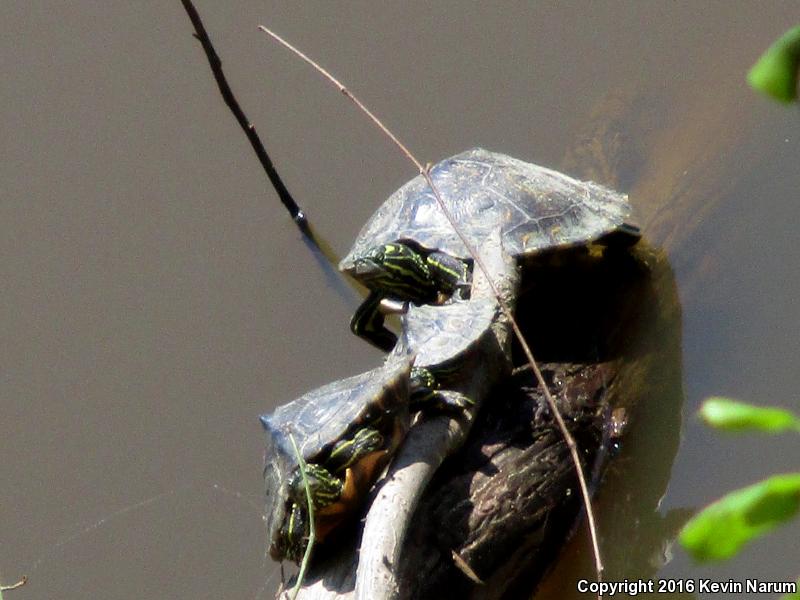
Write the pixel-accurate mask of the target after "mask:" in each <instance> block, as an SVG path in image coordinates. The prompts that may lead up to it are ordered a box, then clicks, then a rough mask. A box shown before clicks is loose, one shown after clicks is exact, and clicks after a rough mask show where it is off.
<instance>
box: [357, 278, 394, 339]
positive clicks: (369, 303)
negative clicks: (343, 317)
mask: <svg viewBox="0 0 800 600" xmlns="http://www.w3.org/2000/svg"><path fill="white" fill-rule="evenodd" d="M382 298H383V294H381V293H380V292H370V294H369V296H367V299H366V300H364V302H362V303H361V306H359V307H358V309H357V310H356V314H354V315H353V318H352V319H351V320H350V330H351V331H352V332H353V333H355V334H356V335H357V336H358V337H360V338H363V339H365V340H367V341H368V342H369V343H370V344H372V345H373V346H375V347H377V348H380V349H381V350H383V351H384V352H391V350H392V348H394V345H395V344H396V343H397V336H396V335H395V334H393V333H392V332H391V331H389V330H388V329H387V328H386V327H385V326H384V321H385V317H384V315H383V313H382V312H381V310H380V304H381V299H382Z"/></svg>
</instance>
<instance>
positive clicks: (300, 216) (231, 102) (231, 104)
mask: <svg viewBox="0 0 800 600" xmlns="http://www.w3.org/2000/svg"><path fill="white" fill-rule="evenodd" d="M181 3H182V4H183V8H184V9H185V10H186V14H187V15H189V19H190V20H191V21H192V25H194V30H195V33H194V37H195V38H197V40H198V41H199V42H200V44H201V45H202V46H203V50H204V51H205V53H206V58H208V64H209V66H210V67H211V72H212V73H213V74H214V79H215V80H216V81H217V86H218V87H219V91H220V94H222V98H223V100H225V104H227V105H228V108H230V110H231V112H232V113H233V116H234V117H236V121H238V123H239V125H240V126H241V128H242V129H243V130H244V133H245V135H246V136H247V139H248V140H249V141H250V145H251V146H253V150H254V151H255V153H256V156H257V157H258V160H259V161H260V162H261V166H262V167H264V171H265V172H266V173H267V177H269V180H270V182H271V183H272V187H274V188H275V191H276V192H277V193H278V197H279V198H280V200H281V202H282V203H283V205H284V206H285V207H286V210H288V211H289V214H290V215H291V217H292V220H293V221H294V222H295V224H296V225H297V227H298V228H299V229H300V231H301V232H302V233H303V235H305V236H306V237H308V238H309V239H312V240H313V239H314V235H313V233H312V231H311V229H310V227H309V224H308V219H307V218H306V215H305V213H304V212H303V211H302V209H301V208H300V207H299V206H298V205H297V202H295V201H294V198H292V195H291V194H290V193H289V190H288V189H286V186H285V185H284V183H283V180H282V179H281V177H280V175H278V171H277V170H275V166H274V165H273V164H272V160H271V159H270V157H269V154H267V151H266V149H265V148H264V144H263V143H262V142H261V138H260V137H259V136H258V133H257V132H256V128H255V125H253V124H252V123H251V122H250V121H249V120H248V118H247V116H246V115H245V114H244V111H243V110H242V107H241V106H239V101H238V100H237V99H236V96H234V94H233V91H232V90H231V88H230V86H229V85H228V80H227V79H226V78H225V73H223V71H222V61H221V60H220V58H219V55H217V51H216V50H215V49H214V46H213V44H212V43H211V38H209V37H208V33H207V32H206V28H205V26H204V25H203V21H202V20H201V19H200V15H199V14H198V12H197V9H196V8H195V7H194V4H192V2H191V0H181Z"/></svg>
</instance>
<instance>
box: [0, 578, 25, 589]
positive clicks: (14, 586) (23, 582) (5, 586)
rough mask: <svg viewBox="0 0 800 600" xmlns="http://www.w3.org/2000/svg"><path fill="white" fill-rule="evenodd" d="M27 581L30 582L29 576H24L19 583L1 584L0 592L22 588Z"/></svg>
mask: <svg viewBox="0 0 800 600" xmlns="http://www.w3.org/2000/svg"><path fill="white" fill-rule="evenodd" d="M26 583H28V577H27V576H23V577H22V579H20V580H19V581H18V582H17V583H12V584H11V585H0V592H8V591H11V590H15V589H17V588H21V587H22V586H23V585H25V584H26Z"/></svg>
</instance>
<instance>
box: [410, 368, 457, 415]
mask: <svg viewBox="0 0 800 600" xmlns="http://www.w3.org/2000/svg"><path fill="white" fill-rule="evenodd" d="M409 385H410V387H411V396H410V402H409V407H410V408H411V410H412V411H419V412H423V411H424V412H428V411H433V412H446V413H452V412H453V411H455V412H456V413H461V412H463V411H464V410H466V409H468V408H470V407H471V406H472V405H473V402H472V401H471V400H469V398H467V397H466V396H463V395H462V394H456V395H451V394H442V393H440V390H441V384H440V383H439V379H438V378H437V377H436V375H435V374H434V372H433V371H431V370H430V369H426V368H424V367H413V368H412V369H411V380H410V382H409Z"/></svg>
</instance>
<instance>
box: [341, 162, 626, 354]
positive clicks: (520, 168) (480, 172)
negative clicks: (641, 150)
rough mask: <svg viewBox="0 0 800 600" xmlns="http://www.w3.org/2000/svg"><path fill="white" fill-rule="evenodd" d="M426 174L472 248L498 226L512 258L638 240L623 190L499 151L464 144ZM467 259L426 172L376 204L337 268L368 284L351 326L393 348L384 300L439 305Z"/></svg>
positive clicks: (455, 286)
mask: <svg viewBox="0 0 800 600" xmlns="http://www.w3.org/2000/svg"><path fill="white" fill-rule="evenodd" d="M430 176H431V178H432V179H433V181H434V183H435V184H436V187H437V189H438V191H439V192H440V194H441V197H442V200H443V201H444V203H445V205H446V206H447V208H448V209H449V211H450V213H451V214H452V215H453V217H454V219H455V222H456V224H457V225H458V227H459V229H460V230H461V231H462V232H463V234H464V235H465V236H466V238H467V240H469V241H470V242H471V244H472V245H473V246H478V245H480V243H481V242H482V241H483V240H484V239H485V238H486V236H487V235H488V234H489V233H490V232H491V231H492V230H494V229H495V228H497V227H500V230H501V235H502V238H503V245H504V248H505V250H506V252H508V253H509V254H510V255H512V256H514V257H515V258H524V257H527V256H531V255H534V254H537V253H539V252H542V251H545V250H553V249H559V248H566V247H570V246H579V245H583V244H587V243H590V242H597V243H602V244H608V243H611V242H612V241H621V242H623V243H627V244H630V243H633V242H635V241H636V240H638V239H639V230H638V228H637V227H635V226H634V225H630V224H629V223H627V222H626V220H627V219H628V218H629V216H630V205H629V204H628V199H627V196H626V195H625V194H621V193H619V192H615V191H613V190H610V189H608V188H606V187H603V186H601V185H598V184H596V183H592V182H583V181H578V180H576V179H573V178H571V177H568V176H567V175H564V174H562V173H559V172H557V171H553V170H551V169H547V168H544V167H540V166H537V165H534V164H531V163H526V162H523V161H521V160H517V159H515V158H511V157H510V156H506V155H504V154H498V153H496V152H489V151H488V150H484V149H482V148H474V149H472V150H467V151H466V152H462V153H461V154H457V155H456V156H453V157H451V158H447V159H445V160H443V161H441V162H439V163H437V164H436V165H434V166H433V167H432V168H431V171H430ZM470 265H471V257H470V256H469V253H468V252H467V249H466V248H465V246H464V244H463V243H462V241H461V239H460V238H459V237H458V236H457V235H456V233H455V231H454V230H453V227H452V226H451V224H450V222H449V221H448V220H447V218H446V217H445V215H444V214H443V213H442V210H441V208H440V207H439V205H438V202H437V201H436V197H435V196H434V194H433V192H432V191H431V189H430V188H429V187H428V184H427V182H426V180H425V178H424V177H422V176H421V175H419V176H417V177H415V178H414V179H412V180H411V181H409V182H408V183H406V184H405V185H404V186H403V187H401V188H400V189H399V190H397V191H396V192H395V193H394V194H392V195H391V196H390V197H389V198H388V199H387V200H386V202H384V203H383V204H382V205H381V207H380V208H378V210H377V211H376V212H375V214H374V215H373V216H372V217H371V218H370V220H369V221H367V223H366V225H364V227H363V228H362V230H361V232H360V233H359V235H358V237H357V238H356V241H355V243H354V244H353V247H352V249H351V250H350V252H349V253H348V254H347V256H345V258H344V259H343V260H342V261H341V263H340V264H339V268H340V269H341V270H342V271H345V272H346V273H349V274H350V275H352V276H353V277H355V278H356V279H357V280H358V281H360V282H361V283H363V284H364V285H365V286H367V287H368V288H369V289H370V294H369V296H368V297H367V299H366V300H365V301H364V303H363V304H362V305H361V306H360V307H359V308H358V310H357V311H356V313H355V315H354V316H353V319H352V321H351V322H350V327H351V329H352V330H353V332H354V333H355V334H356V335H359V336H361V337H364V338H365V339H367V340H368V341H370V342H371V343H372V344H374V345H375V346H377V347H379V348H382V349H384V350H386V351H389V350H391V349H392V347H393V346H394V344H395V342H396V337H395V335H394V334H393V333H392V332H390V331H389V330H388V329H386V327H385V326H384V317H383V314H382V313H381V311H380V303H381V300H383V299H384V298H387V299H393V300H399V301H403V302H405V301H408V302H412V303H414V304H418V305H420V304H440V303H442V302H443V301H444V300H445V299H446V298H447V297H449V296H452V295H453V294H454V293H455V292H456V291H458V290H459V289H461V288H466V287H468V286H469V271H470Z"/></svg>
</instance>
